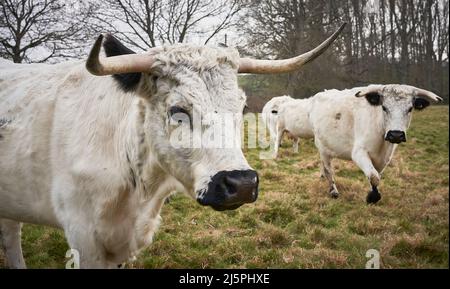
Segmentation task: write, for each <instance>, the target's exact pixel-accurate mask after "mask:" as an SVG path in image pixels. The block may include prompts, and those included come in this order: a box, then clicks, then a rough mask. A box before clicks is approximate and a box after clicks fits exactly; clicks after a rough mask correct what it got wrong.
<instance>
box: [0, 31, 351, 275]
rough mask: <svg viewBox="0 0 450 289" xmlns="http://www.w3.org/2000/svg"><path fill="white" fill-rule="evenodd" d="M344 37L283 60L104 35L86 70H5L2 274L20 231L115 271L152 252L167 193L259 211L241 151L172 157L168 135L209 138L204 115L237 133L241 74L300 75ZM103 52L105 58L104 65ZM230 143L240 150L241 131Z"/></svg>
mask: <svg viewBox="0 0 450 289" xmlns="http://www.w3.org/2000/svg"><path fill="white" fill-rule="evenodd" d="M342 28H343V27H341V29H340V30H339V31H337V32H336V33H335V34H333V35H332V36H331V37H330V38H328V39H327V40H326V41H325V42H324V43H322V44H321V45H319V46H318V47H317V48H315V49H314V50H312V51H310V52H308V53H307V54H304V55H300V56H297V57H294V58H292V59H287V60H254V59H249V58H240V57H239V54H238V52H237V51H236V50H235V49H231V48H223V47H222V48H211V47H205V46H191V45H174V46H167V47H161V48H154V49H151V50H150V51H148V52H146V53H143V54H133V52H132V51H130V50H128V49H127V48H126V47H124V46H123V45H122V44H121V43H120V42H118V41H117V40H116V39H114V38H113V37H111V36H108V37H106V38H105V41H103V37H99V38H98V39H97V41H96V43H95V44H94V46H93V48H92V50H91V53H90V55H89V58H88V60H87V62H86V63H85V62H84V61H75V62H67V63H62V64H58V65H44V64H32V65H18V64H12V63H10V62H5V61H2V62H0V119H2V121H1V122H0V220H1V232H2V240H1V241H2V245H3V248H4V249H5V251H6V258H7V263H8V265H9V266H10V267H16V268H24V267H25V263H24V260H23V257H22V252H21V243H20V223H21V222H28V223H36V224H45V225H50V226H54V227H57V228H62V229H63V230H64V232H65V235H66V238H67V241H68V243H69V245H70V247H71V248H72V249H76V250H78V252H79V253H80V257H81V264H80V265H81V267H90V268H97V267H106V268H110V267H116V266H117V264H120V263H122V262H124V261H127V260H128V259H129V258H130V257H131V256H133V255H134V254H136V252H137V251H138V250H139V249H141V248H143V247H145V246H146V245H148V244H149V243H150V242H151V240H152V237H153V234H154V232H155V231H156V229H157V227H158V225H159V223H160V216H159V214H160V210H161V206H162V205H163V203H164V200H165V198H166V197H167V196H168V195H169V194H170V193H171V192H172V191H174V190H176V191H179V192H185V193H187V194H188V195H189V196H191V197H193V198H194V199H197V201H198V202H199V203H200V204H202V205H209V206H211V207H212V208H214V209H216V210H226V209H236V208H237V207H239V206H241V205H242V204H244V203H249V202H253V201H255V200H256V198H257V194H258V191H257V189H258V177H257V174H256V172H255V171H253V170H252V169H251V168H250V166H249V165H248V163H247V161H246V159H245V157H244V155H243V153H242V150H241V148H240V147H234V148H223V149H213V148H205V147H192V148H190V147H182V148H179V147H175V146H173V145H172V143H171V141H170V139H171V134H172V132H174V131H175V129H177V128H179V127H182V128H184V129H187V130H189V129H191V130H193V128H195V127H197V128H198V127H200V130H201V132H204V131H206V130H208V129H209V125H208V124H206V125H200V126H197V125H196V123H195V122H194V120H195V119H196V115H206V114H208V113H209V112H212V113H214V112H216V113H217V114H221V113H229V114H231V115H233V117H234V120H235V121H236V123H241V122H242V110H243V108H244V105H245V96H244V94H243V93H242V92H241V90H239V88H238V85H237V73H280V72H288V71H293V70H296V69H298V68H300V67H301V66H302V65H303V64H305V63H307V62H309V61H311V60H312V59H314V58H315V57H317V55H319V54H321V53H322V52H323V51H324V50H325V49H326V48H327V47H328V46H329V45H330V44H331V43H332V42H333V41H334V39H336V37H337V35H338V34H339V32H340V31H341V30H342ZM102 44H103V48H104V49H105V52H106V54H107V56H108V57H99V53H100V50H101V47H102ZM85 64H86V67H87V69H86V68H85ZM88 71H89V72H90V73H89V72H88ZM92 74H95V75H112V77H111V76H106V77H97V76H94V75H92ZM185 120H187V121H185ZM193 122H194V123H193ZM233 128H234V127H233ZM227 129H228V128H227ZM192 135H193V134H191V138H193V137H192ZM233 137H235V138H236V139H237V140H239V139H240V130H236V132H235V135H233ZM239 143H240V141H239Z"/></svg>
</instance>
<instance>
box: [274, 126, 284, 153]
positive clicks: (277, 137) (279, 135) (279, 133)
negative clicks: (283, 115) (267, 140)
mask: <svg viewBox="0 0 450 289" xmlns="http://www.w3.org/2000/svg"><path fill="white" fill-rule="evenodd" d="M282 137H283V131H280V130H279V129H277V131H276V134H275V143H274V148H273V157H274V158H275V159H276V158H277V156H278V149H279V147H280V145H281V139H282Z"/></svg>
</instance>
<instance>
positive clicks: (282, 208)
mask: <svg viewBox="0 0 450 289" xmlns="http://www.w3.org/2000/svg"><path fill="white" fill-rule="evenodd" d="M448 117H449V112H448V107H444V106H440V107H431V108H428V109H426V110H424V111H423V112H415V114H414V116H413V121H412V124H411V128H410V130H409V131H408V142H407V143H406V144H402V145H400V146H399V149H398V150H397V152H396V154H395V156H394V159H393V161H392V163H391V164H390V165H389V167H388V168H387V169H386V171H385V173H384V175H383V177H382V182H381V185H380V188H379V189H380V192H381V194H382V196H383V198H382V200H381V201H380V202H379V203H378V204H377V205H371V206H368V205H366V203H365V197H366V194H367V192H368V190H369V187H368V184H367V181H366V178H365V177H364V175H363V173H362V172H361V171H360V170H359V169H358V168H357V167H356V166H355V165H354V164H353V163H351V162H344V161H339V160H336V161H334V167H335V170H336V172H337V177H336V178H337V185H338V188H339V190H340V192H341V196H340V198H339V199H337V200H335V199H331V198H330V197H329V196H328V193H327V192H328V189H327V184H326V182H325V181H324V180H321V179H320V178H319V161H318V160H319V158H318V153H317V151H316V149H315V147H314V144H313V142H312V141H301V144H300V153H298V154H294V153H293V152H292V148H291V146H290V143H287V144H285V145H284V146H283V148H282V149H281V151H280V154H281V159H280V160H278V161H273V160H260V159H259V157H258V156H259V152H258V151H257V150H245V153H246V155H247V158H248V160H249V162H250V164H251V165H252V166H253V167H254V168H255V169H257V170H258V172H259V174H260V181H261V185H260V197H259V198H258V200H257V202H256V203H254V204H250V205H245V206H243V207H241V208H240V209H238V210H236V211H230V212H215V211H213V210H211V209H210V208H204V207H201V206H199V205H197V204H196V203H195V202H194V201H193V200H191V199H188V198H187V197H184V196H182V195H177V196H174V197H173V198H172V199H171V201H170V203H169V204H166V205H165V206H164V207H163V210H162V214H161V215H162V218H163V223H162V225H161V228H160V230H159V231H158V232H157V233H156V236H155V240H154V243H153V245H151V246H150V247H149V248H148V249H146V250H144V251H143V252H142V254H141V255H140V256H139V257H138V259H137V260H136V261H134V262H133V263H129V264H128V267H134V268H136V267H137V268H185V267H189V268H364V266H365V263H366V262H367V258H366V257H365V254H366V251H367V250H368V249H372V248H373V249H377V250H379V251H380V254H381V262H382V265H381V266H382V267H383V268H448V267H449V265H448V249H449V248H448V247H449V245H448V244H449V239H448V236H449V231H448V229H449V215H448V213H449V199H448V196H449V187H448V173H449V159H448V157H449V156H448V142H449V135H448V124H449V119H448ZM23 249H24V255H25V258H26V262H27V265H28V267H30V268H43V267H44V268H47V267H58V268H62V267H64V260H65V258H64V254H65V251H66V249H67V244H66V242H65V240H64V237H63V234H62V232H61V231H58V230H54V229H49V228H44V227H41V226H35V225H25V226H24V230H23ZM0 258H1V257H0ZM2 266H4V262H3V260H1V259H0V267H2Z"/></svg>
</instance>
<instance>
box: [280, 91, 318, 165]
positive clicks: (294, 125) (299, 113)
mask: <svg viewBox="0 0 450 289" xmlns="http://www.w3.org/2000/svg"><path fill="white" fill-rule="evenodd" d="M311 103H312V99H311V98H305V99H292V100H289V101H285V102H283V103H282V104H281V105H280V107H279V109H278V118H277V124H276V135H275V151H274V154H275V157H276V156H277V154H278V147H279V145H277V144H279V143H280V141H281V138H282V137H283V133H284V132H287V133H289V134H290V135H291V137H292V138H293V139H294V150H295V151H296V152H297V151H298V144H299V142H300V139H301V138H302V139H310V138H313V137H314V133H313V130H312V127H311V124H310V122H309V112H310V110H311Z"/></svg>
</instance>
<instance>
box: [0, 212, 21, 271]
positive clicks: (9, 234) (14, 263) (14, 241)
mask: <svg viewBox="0 0 450 289" xmlns="http://www.w3.org/2000/svg"><path fill="white" fill-rule="evenodd" d="M21 232H22V224H21V223H20V222H17V221H12V220H7V219H0V241H1V244H2V247H3V250H4V251H5V256H6V262H7V265H8V267H9V268H14V269H25V268H26V265H25V261H24V260H23V255H22V244H21V234H22V233H21Z"/></svg>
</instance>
